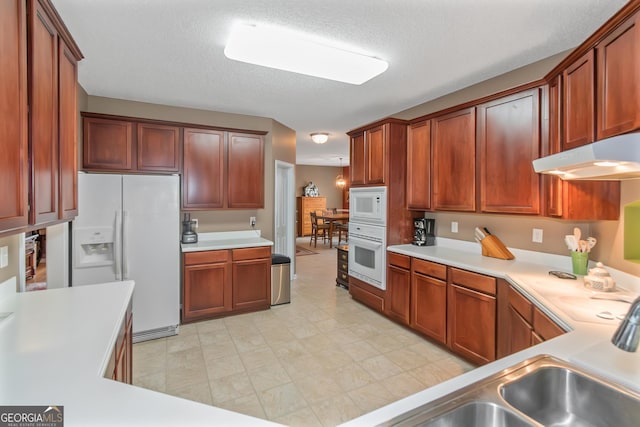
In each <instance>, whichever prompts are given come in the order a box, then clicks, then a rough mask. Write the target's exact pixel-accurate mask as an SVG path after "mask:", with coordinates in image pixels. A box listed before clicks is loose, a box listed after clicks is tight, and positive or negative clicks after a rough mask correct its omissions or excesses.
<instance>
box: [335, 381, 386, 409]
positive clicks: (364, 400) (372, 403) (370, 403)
mask: <svg viewBox="0 0 640 427" xmlns="http://www.w3.org/2000/svg"><path fill="white" fill-rule="evenodd" d="M347 394H348V395H349V397H350V398H351V400H353V402H354V403H355V404H356V405H358V408H360V409H361V410H363V411H364V412H365V413H366V412H370V411H373V410H374V409H378V408H380V407H382V406H384V405H387V404H389V403H391V402H394V401H395V400H397V398H396V397H395V396H394V395H393V394H392V393H391V392H390V391H389V390H387V389H386V388H385V387H384V386H383V385H382V384H381V383H372V384H367V385H366V386H364V387H360V388H358V389H355V390H351V391H350V392H348V393H347Z"/></svg>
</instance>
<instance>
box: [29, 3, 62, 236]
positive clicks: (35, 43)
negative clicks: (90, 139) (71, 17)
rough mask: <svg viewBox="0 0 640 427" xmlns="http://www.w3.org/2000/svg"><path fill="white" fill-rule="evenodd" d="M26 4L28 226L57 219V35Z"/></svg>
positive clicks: (45, 19)
mask: <svg viewBox="0 0 640 427" xmlns="http://www.w3.org/2000/svg"><path fill="white" fill-rule="evenodd" d="M29 4H30V8H31V10H30V14H29V19H30V30H29V43H30V54H31V55H30V57H29V59H30V69H29V71H30V90H31V92H30V109H29V112H30V126H29V129H30V131H31V149H30V153H31V168H32V171H31V176H32V182H31V210H30V218H29V219H30V223H32V224H42V223H45V222H49V221H55V220H57V219H58V159H59V158H58V33H57V31H56V29H55V27H54V26H53V23H52V22H51V21H50V20H49V18H48V17H47V15H46V12H45V11H44V10H43V9H42V6H40V3H39V2H37V1H32V2H29Z"/></svg>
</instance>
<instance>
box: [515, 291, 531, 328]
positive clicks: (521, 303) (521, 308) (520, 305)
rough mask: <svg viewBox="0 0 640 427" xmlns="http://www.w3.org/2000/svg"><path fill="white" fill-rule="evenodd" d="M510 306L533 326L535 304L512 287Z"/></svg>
mask: <svg viewBox="0 0 640 427" xmlns="http://www.w3.org/2000/svg"><path fill="white" fill-rule="evenodd" d="M509 305H510V306H511V307H513V309H514V310H515V311H516V312H517V313H518V314H520V316H522V318H523V319H524V320H526V321H527V322H528V323H529V324H530V325H531V324H532V322H533V304H531V301H529V300H528V299H527V298H525V297H524V296H523V295H522V294H521V293H520V292H518V291H516V290H515V289H513V288H512V287H509Z"/></svg>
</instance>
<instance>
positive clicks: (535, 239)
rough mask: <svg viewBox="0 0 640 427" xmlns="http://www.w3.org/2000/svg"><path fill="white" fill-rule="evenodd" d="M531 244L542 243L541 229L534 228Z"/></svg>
mask: <svg viewBox="0 0 640 427" xmlns="http://www.w3.org/2000/svg"><path fill="white" fill-rule="evenodd" d="M531 241H532V242H533V243H542V228H534V229H533V234H532V236H531Z"/></svg>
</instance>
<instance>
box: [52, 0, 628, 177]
mask: <svg viewBox="0 0 640 427" xmlns="http://www.w3.org/2000/svg"><path fill="white" fill-rule="evenodd" d="M53 3H54V5H55V6H56V8H57V9H58V11H59V12H60V15H61V16H62V18H63V20H64V21H65V23H66V24H67V26H68V27H69V30H70V31H71V33H72V34H73V36H74V38H75V40H76V42H77V43H78V45H79V46H80V49H81V50H82V52H83V53H84V55H85V59H84V60H83V61H82V62H81V63H80V66H79V80H80V84H81V85H82V86H83V87H84V88H85V90H86V91H87V92H88V93H89V94H90V95H96V96H106V97H112V98H122V99H129V100H135V101H143V102H151V103H158V104H166V105H175V106H183V107H191V108H200V109H207V110H214V111H223V112H231V113H240V114H248V115H256V116H263V117H271V118H273V119H275V120H277V121H279V122H281V123H283V124H285V125H287V126H289V127H291V128H293V129H295V130H296V132H297V163H298V164H315V165H338V164H339V157H343V158H344V159H345V160H344V163H345V164H346V163H347V161H348V160H347V158H348V155H349V147H348V138H347V136H346V135H345V132H346V131H348V130H350V129H353V128H356V127H359V126H361V125H364V124H366V123H369V122H372V121H374V120H377V119H380V118H383V117H386V116H389V115H391V114H394V113H396V112H399V111H401V110H404V109H407V108H409V107H412V106H415V105H417V104H420V103H423V102H426V101H429V100H431V99H434V98H437V97H439V96H442V95H444V94H446V93H450V92H453V91H455V90H458V89H461V88H463V87H466V86H469V85H472V84H474V83H477V82H480V81H482V80H486V79H488V78H491V77H494V76H496V75H499V74H502V73H505V72H507V71H510V70H512V69H515V68H518V67H521V66H523V65H526V64H529V63H532V62H535V61H537V60H540V59H542V58H545V57H548V56H551V55H553V54H556V53H558V52H561V51H564V50H566V49H569V48H572V47H575V46H577V45H578V44H580V43H581V42H582V41H583V40H585V39H586V38H587V37H588V36H589V35H590V34H592V33H593V32H594V31H595V30H596V29H597V28H598V27H599V26H600V25H602V24H603V23H604V22H605V21H606V20H607V19H608V18H609V17H610V16H611V15H613V14H614V13H615V12H616V11H617V10H618V9H620V8H621V7H622V5H623V4H624V3H625V1H623V0H395V1H390V0H348V1H347V0H322V1H317V0H315V1H310V0H250V1H249V0H53ZM235 22H247V23H268V24H272V25H279V26H285V27H288V28H290V29H293V30H297V31H302V32H307V33H309V34H311V35H314V36H320V37H323V38H325V39H327V40H329V41H335V42H337V43H339V44H341V45H347V46H354V47H355V48H357V49H358V50H361V51H365V52H368V53H369V54H371V55H372V56H377V57H379V58H382V59H385V60H387V61H388V62H389V64H390V65H389V69H388V70H387V71H386V72H385V73H383V74H382V75H380V76H378V77H376V78H374V79H372V80H370V81H368V82H366V83H364V84H363V85H360V86H353V85H348V84H345V83H338V82H333V81H329V80H323V79H318V78H315V77H309V76H303V75H298V74H293V73H289V72H284V71H277V70H273V69H269V68H263V67H259V66H254V65H250V64H245V63H241V62H235V61H231V60H229V59H227V58H226V57H225V56H224V53H223V49H224V45H225V41H226V39H227V36H228V34H229V31H230V29H231V27H232V25H233V24H234V23H235ZM318 131H324V132H329V133H330V139H329V142H327V143H326V144H324V145H316V144H314V143H312V142H311V140H310V138H309V134H310V133H311V132H318Z"/></svg>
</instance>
